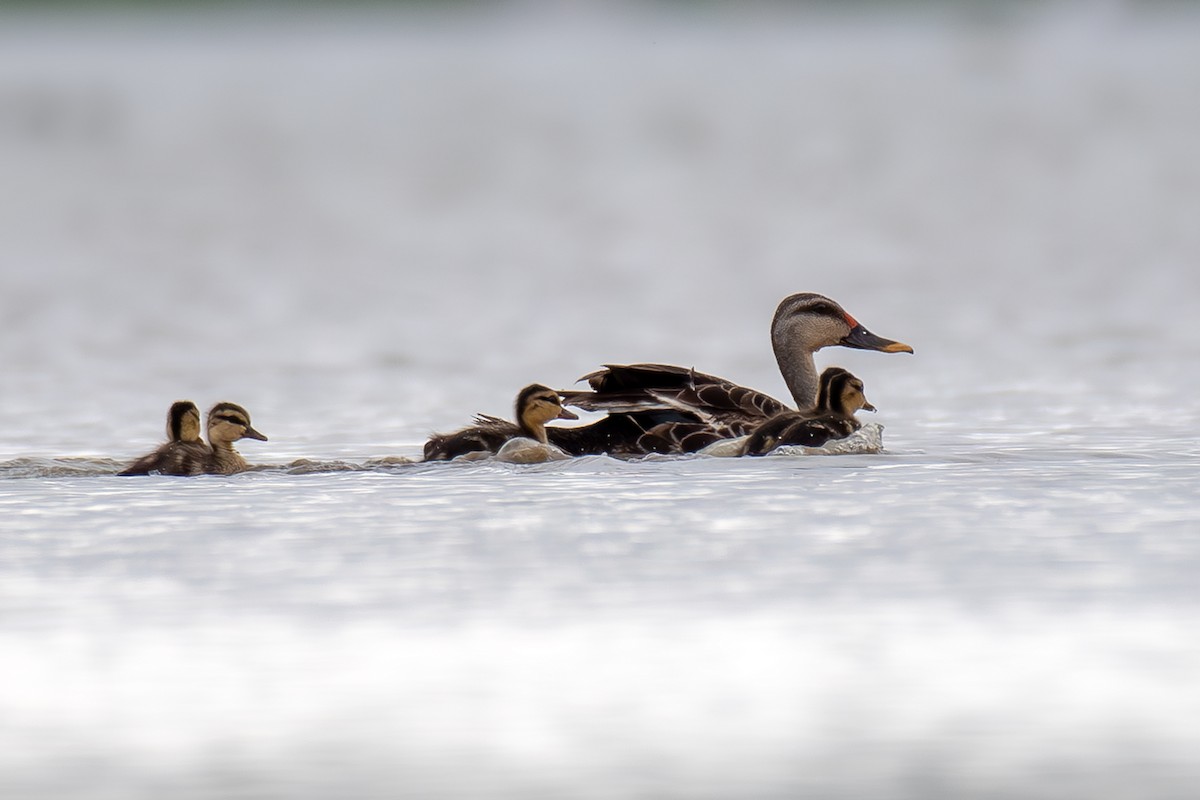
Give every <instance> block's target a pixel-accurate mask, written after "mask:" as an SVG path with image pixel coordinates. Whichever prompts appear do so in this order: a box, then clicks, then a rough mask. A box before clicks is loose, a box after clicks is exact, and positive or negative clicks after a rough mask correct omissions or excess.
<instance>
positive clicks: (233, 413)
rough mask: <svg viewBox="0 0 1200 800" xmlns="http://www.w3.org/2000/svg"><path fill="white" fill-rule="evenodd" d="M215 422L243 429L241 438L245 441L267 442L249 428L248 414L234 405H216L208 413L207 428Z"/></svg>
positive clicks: (261, 435)
mask: <svg viewBox="0 0 1200 800" xmlns="http://www.w3.org/2000/svg"><path fill="white" fill-rule="evenodd" d="M215 422H227V423H229V424H231V425H237V426H239V427H242V428H244V429H245V430H244V431H243V432H242V436H243V437H244V438H247V439H258V440H259V441H262V442H265V441H267V437H266V436H264V435H263V434H261V433H259V432H258V431H256V430H254V428H252V427H251V426H250V413H249V412H248V411H246V409H244V408H242V407H241V406H239V405H237V404H236V403H217V404H216V405H215V406H213V407H212V410H210V411H209V412H208V427H209V428H211V427H212V426H213V423H215Z"/></svg>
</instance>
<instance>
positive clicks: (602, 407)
mask: <svg viewBox="0 0 1200 800" xmlns="http://www.w3.org/2000/svg"><path fill="white" fill-rule="evenodd" d="M581 380H586V381H587V382H588V385H589V386H591V391H587V390H582V391H570V390H568V391H561V392H559V394H560V395H561V396H562V398H563V403H564V404H565V405H571V406H575V407H577V408H582V409H584V410H587V411H602V412H607V413H608V415H609V418H612V417H619V416H633V417H636V418H638V423H639V424H638V425H636V426H634V427H629V426H625V427H623V428H622V430H624V431H626V432H628V433H630V434H633V433H634V431H635V429H636V430H637V431H639V432H637V434H636V436H635V437H634V439H633V440H628V441H623V442H622V446H623V447H624V448H625V450H626V451H628V452H641V453H662V452H673V453H678V452H685V453H690V452H695V451H696V450H699V449H701V448H702V447H705V446H707V445H708V444H711V443H712V442H713V441H716V440H717V439H723V438H729V437H734V436H744V435H746V434H748V433H751V432H752V431H753V430H754V429H755V428H757V427H758V426H759V425H761V424H763V423H764V422H766V421H767V420H768V419H770V418H771V417H773V416H775V415H777V414H780V413H783V412H785V411H787V410H788V406H786V405H785V404H783V403H781V402H780V401H778V400H776V399H775V398H773V397H771V396H770V395H766V394H763V393H762V392H759V391H755V390H754V389H748V388H746V387H745V386H739V385H738V384H736V383H733V382H731V381H727V380H725V379H724V378H719V377H717V376H715V375H707V374H705V373H703V372H696V371H695V370H694V369H689V368H685V367H676V366H672V365H670V364H629V365H623V364H609V365H607V366H605V367H604V368H603V369H601V370H597V371H596V372H592V373H589V374H588V375H585V376H584V377H583V378H581ZM654 412H657V414H658V416H657V417H656V416H655V415H654ZM664 415H666V416H664ZM664 425H666V426H667V427H660V426H664ZM671 426H679V427H675V428H672V427H671ZM651 430H654V431H655V432H654V434H653V435H651V436H648V437H647V438H646V439H644V440H642V442H641V443H640V444H638V442H637V440H638V439H641V437H642V435H643V434H648V433H650V431H651Z"/></svg>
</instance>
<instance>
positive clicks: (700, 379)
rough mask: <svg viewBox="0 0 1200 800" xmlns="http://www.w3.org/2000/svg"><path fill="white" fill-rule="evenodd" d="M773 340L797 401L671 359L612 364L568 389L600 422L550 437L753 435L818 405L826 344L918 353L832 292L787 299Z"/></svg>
mask: <svg viewBox="0 0 1200 800" xmlns="http://www.w3.org/2000/svg"><path fill="white" fill-rule="evenodd" d="M771 346H772V349H773V350H774V352H775V360H776V362H777V363H778V365H779V371H780V373H781V374H782V375H783V380H784V382H785V383H786V384H787V387H788V390H789V391H790V392H791V395H792V400H793V401H794V402H795V404H796V405H795V407H794V408H791V407H789V406H788V405H786V404H785V403H782V402H780V401H779V400H776V399H775V398H773V397H771V396H769V395H766V394H763V393H762V392H759V391H756V390H754V389H749V388H746V387H744V386H739V385H737V384H735V383H733V382H731V381H728V380H725V379H724V378H720V377H716V376H714V375H707V374H704V373H701V372H696V371H695V370H694V369H689V368H686V367H676V366H671V365H668V364H631V365H616V364H610V365H607V366H605V367H604V368H603V369H600V370H597V371H596V372H593V373H591V374H588V375H585V376H584V377H583V378H581V379H580V380H586V381H587V382H588V385H589V386H590V387H591V390H590V391H586V390H585V391H563V392H560V394H561V395H562V398H563V402H564V404H565V405H571V406H575V407H577V408H582V409H585V410H588V411H603V412H607V416H606V417H605V418H604V419H602V420H600V421H599V422H597V423H594V424H593V425H589V426H584V427H580V428H568V429H563V432H562V433H561V434H557V435H552V436H551V439H550V441H551V442H552V443H554V444H555V445H557V446H559V447H561V448H563V449H564V450H566V451H567V452H571V453H574V454H576V455H580V454H583V453H598V452H606V453H610V454H616V455H637V454H646V453H654V452H668V453H676V452H684V453H690V452H695V451H697V450H700V449H702V448H703V447H706V446H708V445H709V444H712V443H713V442H715V441H718V440H720V439H727V438H732V437H737V436H745V435H748V434H751V433H753V432H754V431H755V430H756V429H757V428H758V427H759V426H761V425H762V424H763V423H765V422H766V421H767V420H769V419H771V418H772V417H775V416H776V415H778V414H780V413H783V412H785V411H789V410H791V411H795V410H799V411H808V410H811V409H813V408H815V406H816V401H817V391H818V388H819V381H818V375H817V366H816V362H815V360H814V359H813V354H814V353H816V351H818V350H820V349H821V348H823V347H850V348H854V349H858V350H876V351H879V352H882V353H912V352H913V349H912V348H911V347H909V346H908V345H907V344H903V343H901V342H897V341H893V340H891V339H885V338H883V337H881V336H876V335H875V334H873V333H871V332H870V331H869V330H867V328H866V327H864V326H863V325H862V324H861V323H860V322H859V321H858V320H856V319H855V318H854V317H852V316H851V315H850V314H849V313H848V312H847V311H846V310H845V309H844V308H842V307H841V306H840V305H838V304H837V303H836V302H834V301H833V300H831V299H829V298H828V297H825V296H824V295H820V294H815V293H813V292H801V293H798V294H793V295H790V296H789V297H786V298H784V299H783V301H782V302H780V304H779V306H778V307H777V308H776V309H775V316H774V318H773V319H772V321H771Z"/></svg>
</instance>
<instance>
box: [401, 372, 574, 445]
mask: <svg viewBox="0 0 1200 800" xmlns="http://www.w3.org/2000/svg"><path fill="white" fill-rule="evenodd" d="M515 406H516V417H517V421H516V422H515V423H514V422H509V421H508V420H506V419H500V418H499V417H491V416H488V415H486V414H479V415H478V416H476V417H475V424H474V425H472V426H470V427H468V428H463V429H462V430H458V431H455V432H454V433H439V434H434V435H433V436H431V437H430V438H429V441H428V442H426V443H425V460H426V461H449V460H450V459H452V458H457V457H458V456H462V455H466V454H468V453H496V452H498V451H499V450H500V449H501V448H502V447H504V445H505V444H507V443H508V442H509V441H510V440H513V439H517V438H521V437H524V438H528V439H533V440H535V441H537V442H539V443H540V444H542V445H545V446H547V447H549V446H550V445H549V441H548V439H547V434H546V423H547V422H549V421H550V420H553V419H579V417H578V416H576V415H575V414H574V413H572V412H570V411H568V410H567V409H565V408H563V406H562V400H561V399H560V398H559V396H558V392H556V391H554V390H553V389H551V388H549V387H547V386H542V385H541V384H540V383H534V384H531V385H529V386H526V387H525V388H524V389H522V390H521V392H520V394H518V395H517V401H516V404H515ZM543 460H545V459H543Z"/></svg>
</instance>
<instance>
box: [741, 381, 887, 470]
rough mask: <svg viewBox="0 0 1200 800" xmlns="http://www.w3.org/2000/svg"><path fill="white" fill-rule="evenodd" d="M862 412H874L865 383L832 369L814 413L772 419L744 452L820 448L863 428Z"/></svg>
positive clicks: (756, 453)
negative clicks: (859, 414)
mask: <svg viewBox="0 0 1200 800" xmlns="http://www.w3.org/2000/svg"><path fill="white" fill-rule="evenodd" d="M859 410H863V411H874V410H875V406H873V405H871V404H870V403H869V402H868V401H867V395H866V394H865V392H864V390H863V382H862V381H861V380H859V379H858V378H856V377H855V376H854V375H852V374H850V373H849V372H847V371H846V370H844V369H842V368H841V367H830V368H829V369H827V370H825V371H824V372H822V373H821V380H820V385H819V389H818V392H817V405H816V407H815V408H813V410H812V411H809V412H799V411H785V412H783V413H782V414H776V415H775V416H774V417H771V419H769V420H767V421H766V422H764V423H763V424H762V425H760V426H759V427H758V429H757V430H755V431H754V433H753V434H751V435H750V438H749V439H748V440H747V441H746V445H745V449H744V450H743V453H744V454H745V455H749V456H761V455H766V454H767V453H769V452H771V451H772V450H774V449H775V448H776V447H779V446H780V445H787V444H791V445H802V446H804V447H820V446H821V445H823V444H825V443H826V442H828V441H829V440H831V439H842V438H845V437H847V436H849V435H850V434H852V433H854V432H855V431H856V430H858V429H859V428H861V427H862V423H860V422H859V421H858V420H857V419H855V418H854V414H855V413H856V412H857V411H859Z"/></svg>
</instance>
